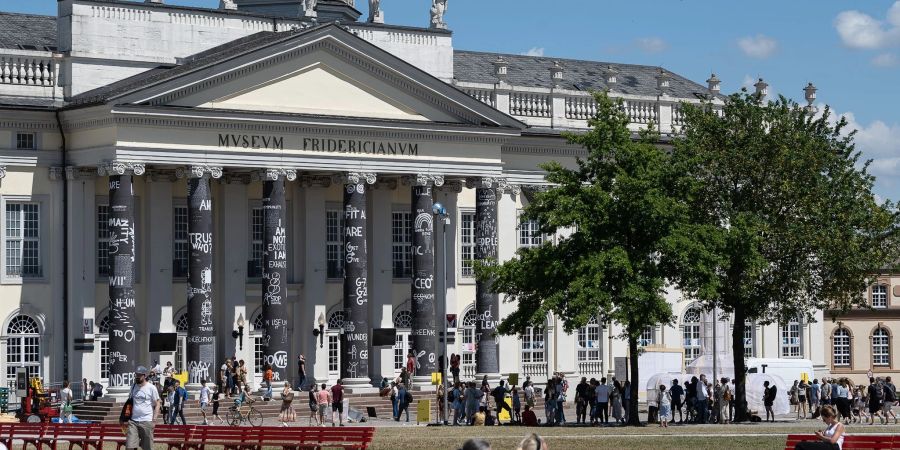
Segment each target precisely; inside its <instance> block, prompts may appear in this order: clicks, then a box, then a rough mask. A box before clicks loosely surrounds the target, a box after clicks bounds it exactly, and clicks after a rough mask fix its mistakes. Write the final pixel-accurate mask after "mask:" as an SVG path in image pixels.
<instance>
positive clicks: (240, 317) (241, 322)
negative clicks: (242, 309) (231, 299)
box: [237, 313, 244, 328]
mask: <svg viewBox="0 0 900 450" xmlns="http://www.w3.org/2000/svg"><path fill="white" fill-rule="evenodd" d="M237 326H238V327H240V328H244V314H243V313H241V314H238V318H237Z"/></svg>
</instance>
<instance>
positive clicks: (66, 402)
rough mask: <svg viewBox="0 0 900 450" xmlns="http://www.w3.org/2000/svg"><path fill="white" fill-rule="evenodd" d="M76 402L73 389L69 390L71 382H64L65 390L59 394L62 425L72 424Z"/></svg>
mask: <svg viewBox="0 0 900 450" xmlns="http://www.w3.org/2000/svg"><path fill="white" fill-rule="evenodd" d="M73 400H75V398H74V394H72V389H70V388H69V380H66V381H63V388H62V390H61V391H60V392H59V418H60V422H62V423H72V401H73Z"/></svg>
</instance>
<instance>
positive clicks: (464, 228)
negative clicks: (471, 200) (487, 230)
mask: <svg viewBox="0 0 900 450" xmlns="http://www.w3.org/2000/svg"><path fill="white" fill-rule="evenodd" d="M459 223H460V228H459V233H460V234H459V259H460V261H459V262H460V265H459V267H460V270H461V271H462V272H461V275H462V276H463V277H464V278H472V277H474V276H475V270H474V264H473V263H472V261H474V260H475V213H473V212H464V213H462V214H460V221H459Z"/></svg>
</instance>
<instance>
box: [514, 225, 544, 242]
mask: <svg viewBox="0 0 900 450" xmlns="http://www.w3.org/2000/svg"><path fill="white" fill-rule="evenodd" d="M543 243H544V236H543V235H542V234H541V233H540V231H539V229H538V223H537V221H536V220H524V221H522V223H521V224H519V248H530V247H539V246H540V245H541V244H543Z"/></svg>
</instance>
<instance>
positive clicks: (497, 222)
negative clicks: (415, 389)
mask: <svg viewBox="0 0 900 450" xmlns="http://www.w3.org/2000/svg"><path fill="white" fill-rule="evenodd" d="M374 3H375V7H374V11H373V12H372V13H370V14H368V17H360V15H361V13H360V12H359V11H358V10H357V9H356V8H355V7H354V6H355V5H354V4H353V0H319V1H311V0H305V1H303V0H265V1H264V0H233V1H222V4H221V6H220V7H219V8H217V9H204V8H193V7H183V6H174V5H167V4H164V3H163V2H162V1H151V0H148V1H147V2H140V1H123V0H59V2H58V13H57V15H56V16H36V15H25V14H13V13H4V12H0V210H2V214H3V216H2V217H3V219H2V221H0V246H2V257H0V371H2V372H3V373H5V375H6V380H7V381H9V380H13V379H14V378H15V376H16V373H17V371H21V370H22V368H24V370H25V371H26V372H27V373H28V374H30V375H39V376H42V377H43V378H44V379H45V381H46V382H58V381H61V380H63V379H71V380H81V379H82V378H87V379H88V380H94V381H100V382H101V383H102V384H103V385H104V386H108V387H109V390H110V392H111V393H114V394H115V393H116V392H121V389H117V388H121V387H122V386H125V385H127V384H128V383H130V381H131V378H132V377H133V375H131V373H132V371H133V369H134V367H135V366H137V365H145V366H149V365H150V364H151V363H152V362H153V361H154V360H159V361H161V363H162V364H163V365H165V363H166V362H167V361H172V362H173V363H174V365H175V366H176V367H177V368H178V369H179V370H184V371H187V372H188V374H189V384H191V385H194V384H196V383H197V382H199V381H200V380H201V379H203V378H209V379H212V378H213V377H214V376H215V373H216V371H217V368H218V367H219V366H220V365H221V364H222V363H223V361H224V360H225V358H227V357H231V356H235V357H236V358H238V359H243V360H245V361H246V362H247V364H248V365H249V366H250V370H251V373H254V374H255V375H256V377H257V380H258V377H259V376H260V373H261V371H262V367H263V366H264V365H265V364H270V365H271V366H272V367H273V369H274V370H275V372H276V377H277V378H278V379H279V380H294V379H295V377H296V367H297V364H296V361H297V356H298V355H299V354H303V355H305V358H306V368H307V372H308V375H309V378H310V379H315V380H317V381H320V382H321V381H324V382H333V381H334V380H336V379H338V378H343V379H345V384H346V385H348V386H351V387H356V388H360V389H362V388H363V387H365V386H372V384H373V383H374V384H376V385H377V384H378V383H379V382H380V381H381V380H382V378H383V377H389V378H393V377H394V376H395V375H396V374H397V373H399V371H400V368H401V367H402V366H403V365H404V363H405V356H406V354H407V352H408V351H410V350H411V351H412V352H413V354H414V357H415V359H416V367H417V371H416V375H417V376H423V375H424V376H426V377H427V376H428V375H429V374H430V373H431V372H434V371H436V370H437V366H438V361H439V359H440V355H442V354H447V355H449V354H451V353H457V354H461V355H462V373H463V377H464V378H473V377H475V376H476V375H478V376H481V375H482V374H488V375H491V376H494V377H496V376H498V375H501V376H507V375H508V374H512V373H515V374H519V376H520V377H524V376H526V375H527V376H531V377H532V379H534V380H537V381H541V380H544V379H546V378H547V376H548V375H552V374H553V373H556V372H561V373H564V374H565V375H566V376H569V377H571V378H575V377H579V378H580V377H581V376H587V377H595V376H596V377H599V376H601V375H602V376H606V375H609V374H614V373H615V369H616V367H615V364H614V363H615V361H616V359H617V358H624V357H625V356H626V355H627V351H626V346H625V343H624V342H623V341H621V340H619V339H617V337H616V336H617V335H618V333H619V332H620V330H619V328H618V326H617V325H616V324H608V323H598V322H597V321H594V322H593V323H591V324H589V325H587V326H586V327H584V328H581V329H579V330H577V331H576V332H574V333H566V332H564V330H563V329H562V326H561V324H560V323H559V322H558V321H557V320H556V319H555V318H554V317H548V318H547V321H546V323H545V324H544V325H543V326H541V327H534V328H530V329H528V331H527V332H526V333H524V334H522V335H519V336H495V333H494V327H495V326H496V325H497V323H498V321H499V320H500V319H502V317H504V316H505V315H507V314H509V312H510V311H512V310H513V309H514V308H515V305H514V304H510V303H506V302H503V301H502V299H501V298H499V297H498V296H497V295H491V294H490V293H489V292H487V291H486V290H485V289H484V286H482V285H480V284H479V283H476V280H475V278H474V276H473V261H475V260H478V259H482V258H494V257H496V258H499V259H500V260H505V259H509V258H511V257H513V256H514V255H515V253H516V251H517V250H518V249H520V248H523V247H530V246H536V245H541V244H542V243H543V242H546V241H548V240H553V239H557V238H559V237H558V236H547V235H541V234H539V233H537V232H536V226H535V224H534V223H530V222H527V221H521V220H519V214H520V212H521V211H522V209H523V208H524V207H525V206H526V205H527V204H528V202H529V198H531V196H532V195H533V193H534V192H535V191H536V190H538V189H542V188H544V187H545V186H546V183H545V181H544V177H543V172H542V170H541V169H540V167H539V165H540V164H541V163H543V162H546V161H550V160H556V161H560V162H561V163H562V164H564V165H569V166H572V165H574V164H575V160H576V158H577V157H578V156H579V155H582V154H584V150H583V149H582V148H579V147H576V146H573V145H570V144H568V143H567V142H566V140H565V139H564V138H563V137H562V133H563V132H565V131H578V130H584V129H586V128H587V119H588V118H589V117H591V116H592V115H593V113H594V111H595V106H594V102H593V99H592V97H591V95H590V91H593V90H608V91H609V92H610V95H612V96H614V97H618V98H621V99H622V100H623V101H624V103H623V105H624V108H625V110H626V111H627V113H628V114H629V116H630V118H631V121H632V124H631V126H632V127H633V129H634V130H635V131H637V130H638V129H639V128H641V127H644V126H646V125H647V124H648V123H654V124H656V125H657V126H658V127H659V129H660V131H661V133H662V142H661V143H660V144H661V145H665V143H666V142H667V141H668V140H670V139H671V137H672V136H673V135H677V133H678V131H679V127H680V125H681V120H682V116H681V110H680V108H681V103H682V102H688V103H698V102H700V101H703V100H707V99H711V100H712V101H713V102H714V104H717V105H721V104H722V97H721V95H720V93H719V80H718V79H717V78H716V77H715V75H713V76H711V77H710V79H709V80H706V81H701V82H700V83H698V82H695V81H691V80H688V79H686V78H684V77H682V76H679V75H677V74H675V73H671V72H669V71H667V70H666V69H663V68H660V67H653V66H642V65H630V64H617V63H611V62H597V61H579V60H567V59H554V58H548V57H533V56H523V55H511V54H497V53H483V52H474V51H465V50H460V49H456V48H454V46H453V33H452V31H451V29H452V24H449V25H448V24H447V23H446V22H445V21H444V16H443V13H444V11H445V9H446V4H447V2H446V0H433V2H432V5H431V7H430V8H429V6H428V5H427V4H423V6H422V19H423V20H422V25H423V26H422V27H421V28H419V27H409V26H394V25H389V24H386V23H384V18H385V14H383V13H382V12H381V11H380V10H379V9H378V4H379V3H380V2H374ZM387 13H388V14H387V16H389V15H390V14H389V13H390V11H387ZM429 16H430V20H428V18H429ZM760 81H761V80H760ZM758 84H759V86H762V87H761V88H762V89H764V87H765V86H764V83H758ZM758 88H759V87H758ZM434 203H440V204H441V205H442V207H443V209H440V208H438V209H439V210H437V211H435V208H434ZM894 292H896V293H897V294H898V295H900V290H894V291H892V292H891V293H890V295H891V298H893V293H894ZM669 298H670V301H671V302H672V304H673V307H674V311H675V319H674V322H673V323H672V324H670V325H666V326H661V327H657V328H649V329H647V330H646V332H645V333H644V336H643V338H642V339H641V344H642V345H643V346H644V350H645V351H644V352H643V354H642V356H641V358H647V364H646V367H644V366H642V370H643V371H644V372H645V374H644V375H643V376H642V377H641V378H642V379H643V378H645V377H646V376H649V375H650V374H652V373H653V372H654V371H657V369H663V368H665V369H666V370H669V369H671V368H672V367H677V368H681V367H683V366H684V365H686V364H688V363H689V362H690V361H692V360H693V359H694V358H696V357H697V356H698V355H700V352H701V350H702V348H703V345H704V344H703V343H704V339H705V338H706V337H707V334H708V332H709V330H710V329H711V327H710V326H709V323H708V322H709V320H708V317H709V315H708V314H705V313H703V312H702V311H701V309H700V308H698V307H697V305H695V304H693V303H692V302H691V300H690V299H685V298H682V297H681V295H680V294H679V293H677V292H671V293H669ZM447 315H455V320H454V321H453V322H454V323H449V324H446V325H449V326H450V329H451V330H450V331H454V330H455V335H454V336H455V338H454V339H452V340H450V342H447V343H445V342H442V340H441V335H442V333H443V330H444V326H445V321H446V316H447ZM818 318H819V319H820V320H817V321H812V322H810V323H807V322H805V321H800V320H798V321H793V322H791V323H786V324H772V325H765V326H763V325H757V324H751V326H750V327H749V328H748V333H747V336H746V339H745V345H746V354H747V356H756V357H769V358H778V357H785V358H806V359H810V360H812V361H813V363H814V364H815V368H816V370H817V375H818V372H819V371H822V373H824V372H825V371H828V370H830V369H831V362H832V361H831V359H832V357H831V344H830V342H829V341H828V340H827V339H828V338H829V336H830V333H832V331H833V330H832V328H833V326H832V324H831V323H830V321H828V320H826V319H824V317H823V316H822V314H821V313H820V314H819V315H818ZM376 329H395V330H396V335H395V340H394V345H393V346H390V345H375V342H374V341H373V339H372V337H373V333H374V332H373V330H376ZM151 333H177V343H176V345H175V348H174V352H158V353H151V352H150V335H151ZM855 339H857V340H858V341H859V340H865V336H856V337H855ZM445 346H446V347H445ZM889 358H894V356H893V352H891V356H889ZM889 363H890V361H889ZM861 370H863V371H865V369H864V368H863V369H861Z"/></svg>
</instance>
